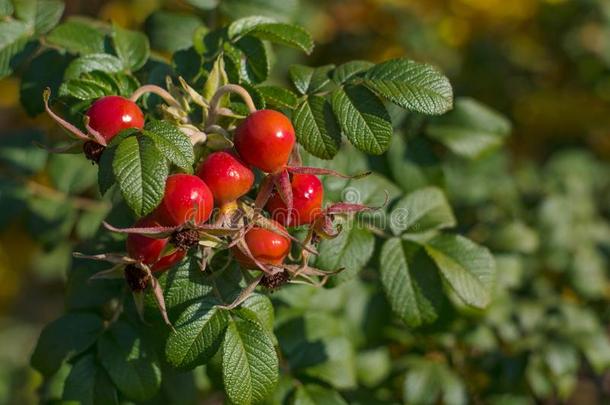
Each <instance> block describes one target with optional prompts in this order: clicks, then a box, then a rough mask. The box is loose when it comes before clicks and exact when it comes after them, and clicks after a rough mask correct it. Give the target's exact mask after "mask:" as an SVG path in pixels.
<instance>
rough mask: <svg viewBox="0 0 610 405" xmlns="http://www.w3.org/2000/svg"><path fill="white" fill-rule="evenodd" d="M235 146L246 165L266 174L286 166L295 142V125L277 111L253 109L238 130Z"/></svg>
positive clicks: (236, 131)
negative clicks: (254, 110)
mask: <svg viewBox="0 0 610 405" xmlns="http://www.w3.org/2000/svg"><path fill="white" fill-rule="evenodd" d="M233 141H234V143H235V149H236V150H237V153H239V156H241V158H242V159H243V160H244V162H246V163H247V164H249V165H251V166H254V167H257V168H259V169H260V170H262V171H264V172H267V173H275V172H278V171H280V170H282V169H283V168H284V166H286V163H288V159H289V158H290V153H291V152H292V148H293V146H294V142H295V136H294V128H293V127H292V123H291V122H290V120H289V119H288V117H286V116H285V115H284V114H282V113H280V112H277V111H274V110H259V111H256V112H253V113H252V114H250V115H249V116H248V118H246V119H245V120H244V122H242V123H241V125H240V126H239V127H238V128H237V130H235V136H234V139H233Z"/></svg>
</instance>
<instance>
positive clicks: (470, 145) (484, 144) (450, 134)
mask: <svg viewBox="0 0 610 405" xmlns="http://www.w3.org/2000/svg"><path fill="white" fill-rule="evenodd" d="M510 131H511V124H510V121H508V120H507V119H506V118H505V117H503V116H502V115H500V114H499V113H498V112H496V111H494V110H492V109H490V108H489V107H487V106H485V105H483V104H481V103H479V102H477V101H475V100H473V99H470V98H460V99H458V100H456V102H455V108H454V109H453V111H451V112H449V113H448V114H446V115H443V116H442V117H436V118H434V119H433V120H432V122H430V123H429V124H428V126H427V127H426V133H427V134H428V135H429V136H430V137H432V138H434V139H436V140H437V141H439V142H441V143H442V144H443V145H445V146H446V147H448V148H449V149H450V150H451V151H452V152H454V153H455V154H457V155H460V156H463V157H466V158H469V159H475V158H478V157H480V156H481V155H483V154H486V153H489V152H491V151H493V150H495V149H497V148H499V147H500V146H501V145H502V144H503V143H504V140H505V139H506V137H507V136H508V135H509V134H510Z"/></svg>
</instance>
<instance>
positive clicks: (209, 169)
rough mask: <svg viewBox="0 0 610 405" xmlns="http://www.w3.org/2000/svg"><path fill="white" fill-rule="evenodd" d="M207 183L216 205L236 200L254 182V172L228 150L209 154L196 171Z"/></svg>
mask: <svg viewBox="0 0 610 405" xmlns="http://www.w3.org/2000/svg"><path fill="white" fill-rule="evenodd" d="M197 174H198V176H199V177H201V179H203V181H204V182H205V184H207V185H208V187H209V188H210V190H211V191H212V194H214V201H216V204H218V205H224V204H226V203H229V202H232V201H235V200H237V199H238V198H239V197H241V196H243V195H244V194H246V193H247V192H248V191H249V190H250V189H251V188H252V184H254V173H252V170H250V169H249V168H248V166H246V165H245V164H244V163H243V162H242V161H241V160H240V159H239V158H238V157H237V156H235V155H234V154H233V153H229V152H214V153H212V154H210V155H209V156H208V157H207V158H206V159H205V161H204V162H203V163H202V164H201V166H200V167H199V172H198V173H197Z"/></svg>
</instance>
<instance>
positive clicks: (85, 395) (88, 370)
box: [62, 354, 119, 405]
mask: <svg viewBox="0 0 610 405" xmlns="http://www.w3.org/2000/svg"><path fill="white" fill-rule="evenodd" d="M62 400H64V401H75V402H78V403H79V404H82V405H106V404H108V405H115V404H116V405H118V404H119V398H118V395H117V391H116V388H115V387H114V385H113V384H112V381H111V380H110V377H108V374H107V373H106V371H104V369H103V368H102V367H101V365H100V364H98V362H97V360H96V359H95V356H94V355H92V354H87V355H85V356H83V357H81V358H80V359H78V361H77V362H76V363H74V365H73V366H72V369H71V370H70V374H69V375H68V378H67V379H66V382H65V384H64V392H63V395H62Z"/></svg>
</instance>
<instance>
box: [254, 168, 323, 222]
mask: <svg viewBox="0 0 610 405" xmlns="http://www.w3.org/2000/svg"><path fill="white" fill-rule="evenodd" d="M290 184H291V187H292V198H293V199H292V204H293V207H292V210H291V211H290V212H288V210H287V208H286V204H285V203H284V201H283V200H282V198H281V197H280V195H279V194H278V193H275V194H274V195H273V196H272V197H271V198H270V199H269V202H268V203H267V206H266V209H267V211H269V212H270V213H271V217H272V218H273V219H274V220H276V221H277V222H279V223H280V224H282V225H290V226H299V225H305V224H310V223H312V222H313V221H314V220H315V219H316V218H317V217H318V216H320V214H321V213H322V201H323V199H324V187H322V182H321V181H320V179H318V178H317V177H316V176H314V175H313V174H293V175H292V181H291V182H290ZM288 220H290V221H288Z"/></svg>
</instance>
